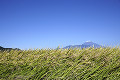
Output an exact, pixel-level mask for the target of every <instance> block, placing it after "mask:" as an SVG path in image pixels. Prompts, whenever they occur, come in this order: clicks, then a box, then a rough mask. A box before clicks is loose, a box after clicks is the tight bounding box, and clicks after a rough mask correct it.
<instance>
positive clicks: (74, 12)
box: [0, 0, 120, 49]
mask: <svg viewBox="0 0 120 80" xmlns="http://www.w3.org/2000/svg"><path fill="white" fill-rule="evenodd" d="M88 40H90V41H92V42H95V43H97V44H100V45H109V46H111V45H119V44H120V0H0V46H3V47H12V48H20V49H29V48H56V47H57V46H59V45H60V47H65V46H68V45H79V44H82V43H84V42H85V41H88Z"/></svg>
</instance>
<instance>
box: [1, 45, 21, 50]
mask: <svg viewBox="0 0 120 80" xmlns="http://www.w3.org/2000/svg"><path fill="white" fill-rule="evenodd" d="M5 50H7V51H11V50H20V49H19V48H15V49H13V48H4V47H1V46H0V51H5Z"/></svg>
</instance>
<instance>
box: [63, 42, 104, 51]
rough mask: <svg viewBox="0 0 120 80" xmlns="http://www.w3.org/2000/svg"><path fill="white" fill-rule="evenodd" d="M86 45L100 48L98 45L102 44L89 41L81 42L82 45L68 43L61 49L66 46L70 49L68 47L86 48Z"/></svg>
mask: <svg viewBox="0 0 120 80" xmlns="http://www.w3.org/2000/svg"><path fill="white" fill-rule="evenodd" d="M88 47H94V48H100V47H103V46H101V45H99V44H96V43H93V42H90V41H89V42H85V43H83V44H82V45H69V46H66V47H64V48H63V49H67V48H68V49H70V48H88Z"/></svg>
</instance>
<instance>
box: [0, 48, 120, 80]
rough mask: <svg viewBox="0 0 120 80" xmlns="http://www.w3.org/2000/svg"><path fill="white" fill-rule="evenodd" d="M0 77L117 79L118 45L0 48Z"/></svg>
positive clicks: (14, 79) (8, 79) (25, 79)
mask: <svg viewBox="0 0 120 80" xmlns="http://www.w3.org/2000/svg"><path fill="white" fill-rule="evenodd" d="M0 79H1V80H34V79H35V80H120V48H119V47H115V48H110V47H107V48H102V47H101V48H96V49H95V48H85V49H79V48H75V49H34V50H31V49H29V50H19V51H17V50H11V51H0Z"/></svg>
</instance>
